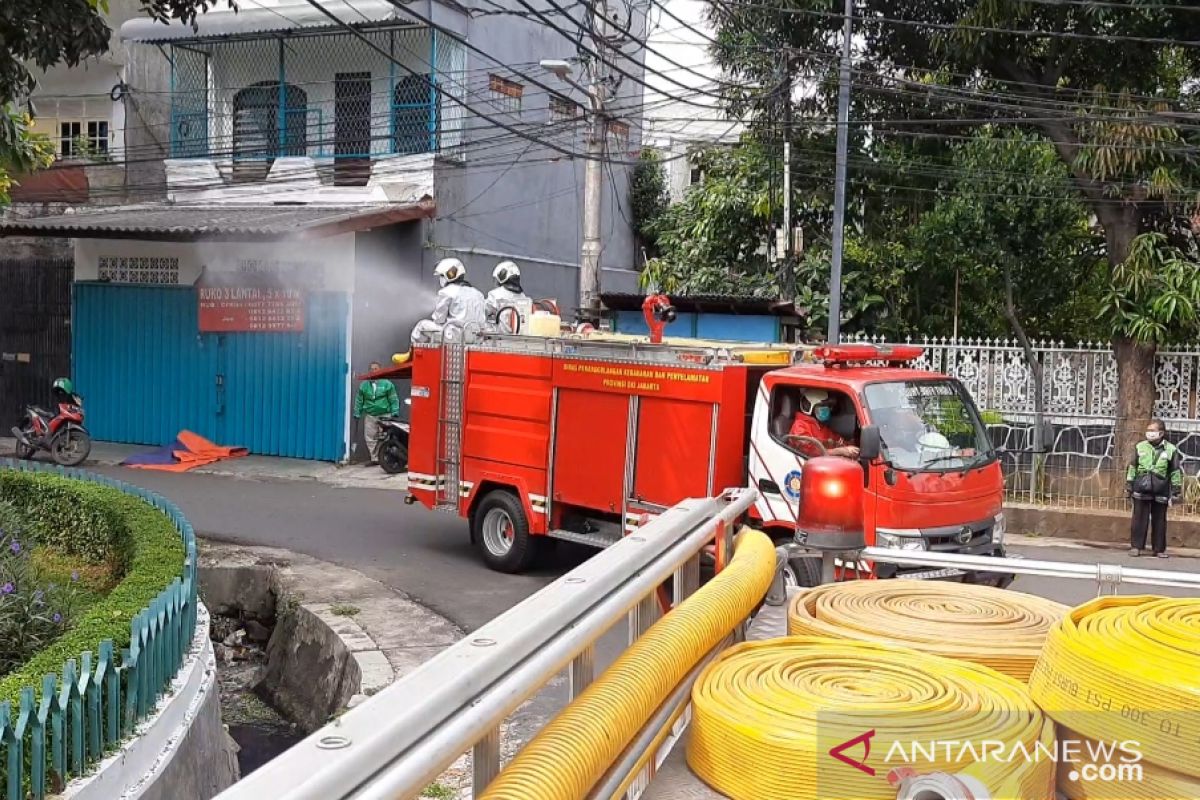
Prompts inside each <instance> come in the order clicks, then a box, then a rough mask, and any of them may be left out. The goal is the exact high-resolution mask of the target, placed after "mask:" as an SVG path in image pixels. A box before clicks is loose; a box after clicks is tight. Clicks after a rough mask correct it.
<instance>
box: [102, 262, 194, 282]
mask: <svg viewBox="0 0 1200 800" xmlns="http://www.w3.org/2000/svg"><path fill="white" fill-rule="evenodd" d="M100 280H102V281H108V282H110V283H140V284H174V283H179V259H178V258H159V257H147V256H100Z"/></svg>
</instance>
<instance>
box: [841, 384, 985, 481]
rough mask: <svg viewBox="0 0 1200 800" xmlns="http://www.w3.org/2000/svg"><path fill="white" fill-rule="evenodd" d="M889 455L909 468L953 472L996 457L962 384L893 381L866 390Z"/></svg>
mask: <svg viewBox="0 0 1200 800" xmlns="http://www.w3.org/2000/svg"><path fill="white" fill-rule="evenodd" d="M865 394H866V401H867V409H868V410H869V412H870V414H871V421H872V422H873V423H874V424H875V425H877V426H878V427H879V436H880V439H882V441H883V449H884V457H885V458H886V459H887V460H888V462H889V463H891V464H892V466H894V467H897V468H899V469H908V470H924V469H931V470H953V469H963V468H966V467H971V466H975V465H979V464H982V463H983V462H985V461H987V460H989V459H990V458H991V457H992V456H993V455H994V450H993V448H992V443H991V440H990V439H989V437H988V434H987V430H986V429H985V428H984V427H983V423H982V422H981V421H980V419H979V414H978V413H977V412H976V411H975V405H974V403H972V402H971V398H970V395H968V394H967V392H966V390H965V389H964V388H963V387H962V385H961V384H959V383H958V382H957V381H952V380H933V381H892V382H888V383H873V384H870V385H868V386H867V388H866V392H865Z"/></svg>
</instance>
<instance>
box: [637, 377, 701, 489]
mask: <svg viewBox="0 0 1200 800" xmlns="http://www.w3.org/2000/svg"><path fill="white" fill-rule="evenodd" d="M713 408H714V406H713V404H712V403H697V402H688V401H685V400H675V399H672V398H666V397H642V398H641V399H640V400H639V401H638V435H637V465H636V467H635V468H634V475H633V496H634V498H636V499H637V500H638V501H640V502H643V503H653V504H655V505H660V506H671V505H674V504H675V503H678V502H679V501H680V499H682V498H684V497H707V496H708V493H709V492H708V489H709V486H708V472H709V465H710V464H711V463H712V459H711V457H710V453H711V452H712V446H713V444H714V441H713V431H712V428H713ZM722 488H724V487H722Z"/></svg>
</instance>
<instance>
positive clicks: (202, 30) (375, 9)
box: [121, 0, 411, 44]
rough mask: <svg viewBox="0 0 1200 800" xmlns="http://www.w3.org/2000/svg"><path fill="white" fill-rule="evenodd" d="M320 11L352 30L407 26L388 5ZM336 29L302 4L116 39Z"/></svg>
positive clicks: (367, 3) (134, 29) (139, 28)
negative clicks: (361, 27) (398, 24)
mask: <svg viewBox="0 0 1200 800" xmlns="http://www.w3.org/2000/svg"><path fill="white" fill-rule="evenodd" d="M321 6H322V7H323V8H325V9H326V10H328V11H329V13H331V14H333V15H334V16H335V17H337V18H338V19H340V20H344V21H345V22H346V23H350V24H353V25H354V26H355V27H359V26H364V25H386V24H389V23H403V22H405V21H406V20H407V21H411V18H409V17H407V16H406V15H405V14H404V12H403V11H401V10H400V9H399V8H397V7H396V6H395V5H393V4H392V3H390V2H388V0H352V2H348V1H347V0H322V2H321ZM337 27H339V26H338V25H337V24H335V23H334V22H333V21H332V20H330V19H329V17H328V16H326V15H325V14H322V13H321V11H320V10H319V9H317V8H315V7H313V5H312V4H310V3H306V2H294V0H293V1H292V2H286V3H281V4H279V5H273V6H269V7H268V6H242V7H240V8H238V9H236V10H222V9H214V10H212V11H208V12H206V13H203V14H197V15H196V21H195V24H192V25H188V24H184V23H182V22H179V21H178V20H175V21H172V22H170V23H162V22H159V21H158V20H154V19H149V18H146V17H138V18H135V19H131V20H128V21H127V22H125V23H124V24H123V25H121V40H122V41H126V42H143V43H146V44H165V43H168V42H184V41H196V40H203V39H220V38H236V37H243V36H252V35H256V34H259V35H261V34H282V33H289V32H297V31H308V30H321V29H330V28H337Z"/></svg>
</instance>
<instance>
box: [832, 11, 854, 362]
mask: <svg viewBox="0 0 1200 800" xmlns="http://www.w3.org/2000/svg"><path fill="white" fill-rule="evenodd" d="M853 14H854V0H846V22H845V29H844V30H843V33H842V36H843V41H842V69H841V75H840V77H839V80H838V122H837V161H836V163H835V165H834V181H835V183H834V187H833V259H832V260H833V264H832V269H830V272H829V334H828V337H827V339H828V342H829V344H837V343H838V342H840V341H841V338H842V255H843V253H844V252H845V249H846V155H847V150H848V149H849V127H850V55H851V47H850V46H851V41H850V37H851V35H852V33H853V31H852V28H853V19H854V16H853Z"/></svg>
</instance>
